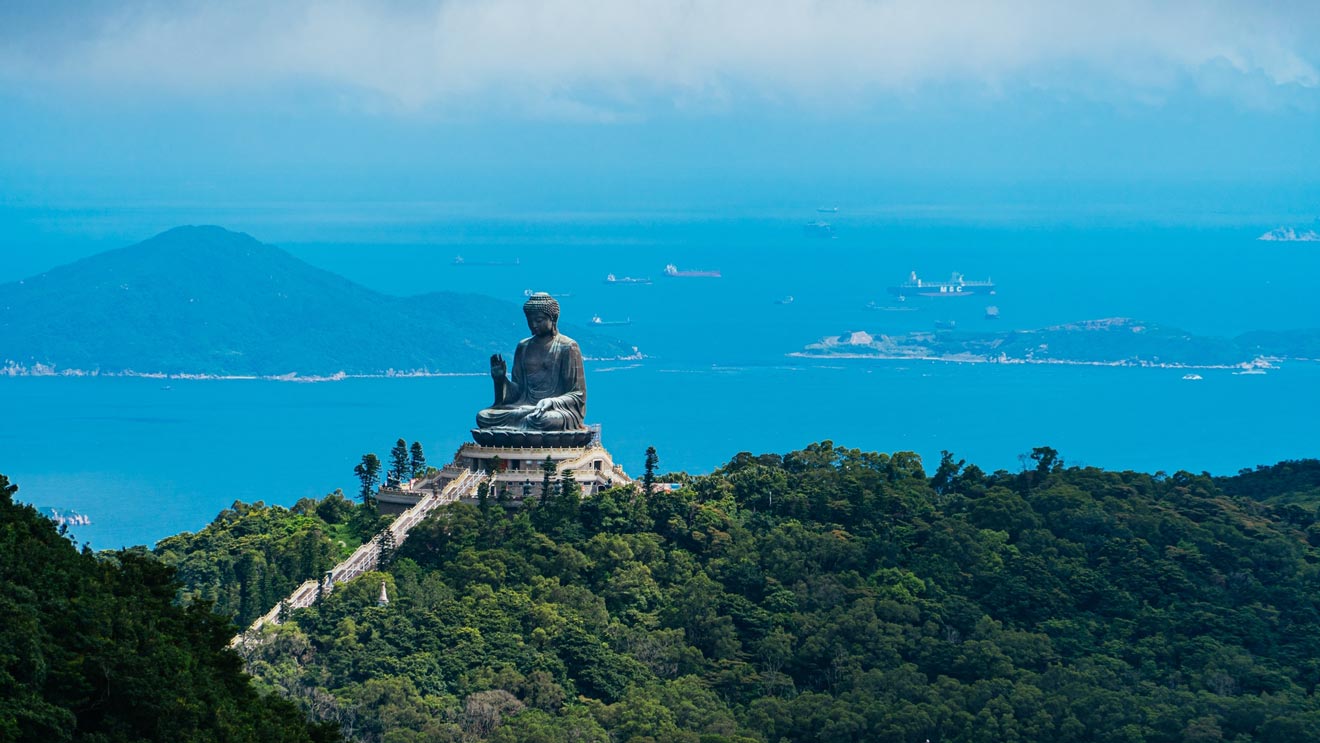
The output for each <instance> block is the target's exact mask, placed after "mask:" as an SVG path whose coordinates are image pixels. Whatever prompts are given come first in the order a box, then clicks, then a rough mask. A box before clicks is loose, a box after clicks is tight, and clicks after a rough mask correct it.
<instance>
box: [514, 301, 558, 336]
mask: <svg viewBox="0 0 1320 743" xmlns="http://www.w3.org/2000/svg"><path fill="white" fill-rule="evenodd" d="M523 314H524V315H526V316H527V329H528V330H530V331H532V335H536V336H544V335H549V334H552V333H554V332H555V330H556V327H557V326H558V324H559V302H556V301H555V298H554V297H552V296H550V295H549V294H546V293H545V292H536V293H535V294H533V295H532V296H530V297H528V298H527V301H526V302H524V303H523Z"/></svg>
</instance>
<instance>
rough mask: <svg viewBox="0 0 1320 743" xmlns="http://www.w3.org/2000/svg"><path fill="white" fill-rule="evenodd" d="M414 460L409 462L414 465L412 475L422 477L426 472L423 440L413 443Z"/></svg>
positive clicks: (412, 453)
mask: <svg viewBox="0 0 1320 743" xmlns="http://www.w3.org/2000/svg"><path fill="white" fill-rule="evenodd" d="M410 453H411V455H412V461H411V462H410V463H409V464H410V466H411V467H412V476H413V477H421V476H422V475H425V474H426V454H425V452H423V451H422V442H420V441H414V442H413V443H412V450H411V452H410Z"/></svg>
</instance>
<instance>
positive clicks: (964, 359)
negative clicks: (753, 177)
mask: <svg viewBox="0 0 1320 743" xmlns="http://www.w3.org/2000/svg"><path fill="white" fill-rule="evenodd" d="M785 355H787V356H790V357H793V358H801V359H819V360H822V361H825V360H830V359H869V360H872V361H938V362H942V363H959V364H1011V365H1019V364H1038V365H1043V364H1059V365H1064V366H1109V367H1124V368H1138V369H1221V370H1233V369H1236V370H1238V371H1247V370H1261V371H1264V370H1267V369H1278V368H1279V365H1280V364H1283V363H1284V362H1286V361H1299V362H1308V361H1309V362H1315V361H1320V359H1292V358H1282V357H1274V356H1270V357H1266V356H1262V357H1259V358H1256V359H1253V360H1251V361H1241V362H1238V363H1236V364H1179V363H1163V362H1150V361H1141V360H1132V359H1121V360H1118V361H1081V360H1076V359H1015V358H1008V357H1006V356H1003V357H991V356H978V355H976V354H971V353H967V354H941V355H911V354H885V353H831V354H814V353H806V352H803V351H793V352H792V353H788V354H785Z"/></svg>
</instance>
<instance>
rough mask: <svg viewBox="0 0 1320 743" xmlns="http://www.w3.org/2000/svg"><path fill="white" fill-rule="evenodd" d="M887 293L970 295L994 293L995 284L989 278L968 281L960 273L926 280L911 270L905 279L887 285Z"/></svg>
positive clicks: (924, 295) (937, 295)
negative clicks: (944, 278) (943, 278)
mask: <svg viewBox="0 0 1320 743" xmlns="http://www.w3.org/2000/svg"><path fill="white" fill-rule="evenodd" d="M889 293H890V294H893V295H894V296H896V297H970V296H972V295H973V294H994V293H995V284H994V282H993V281H991V280H990V279H986V280H985V281H970V280H968V279H965V278H963V275H962V274H960V273H954V274H953V275H952V276H950V277H949V280H948V281H926V280H924V279H920V278H918V277H917V272H916V271H913V272H912V275H911V276H909V277H908V280H907V281H905V282H903V283H902V284H899V285H898V286H891V287H889Z"/></svg>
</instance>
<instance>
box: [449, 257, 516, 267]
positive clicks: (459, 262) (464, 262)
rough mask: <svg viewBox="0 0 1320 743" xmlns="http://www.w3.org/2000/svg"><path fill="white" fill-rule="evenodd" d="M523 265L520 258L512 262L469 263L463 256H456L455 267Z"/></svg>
mask: <svg viewBox="0 0 1320 743" xmlns="http://www.w3.org/2000/svg"><path fill="white" fill-rule="evenodd" d="M521 264H522V261H521V260H519V259H518V258H514V259H513V260H511V261H469V260H464V258H463V256H461V255H456V256H454V265H455V266H518V265H521Z"/></svg>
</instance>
